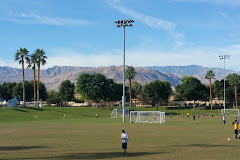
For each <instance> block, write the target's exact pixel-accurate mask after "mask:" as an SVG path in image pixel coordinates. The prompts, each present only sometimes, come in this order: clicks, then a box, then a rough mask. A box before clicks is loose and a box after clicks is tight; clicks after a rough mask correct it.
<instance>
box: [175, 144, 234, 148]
mask: <svg viewBox="0 0 240 160" xmlns="http://www.w3.org/2000/svg"><path fill="white" fill-rule="evenodd" d="M171 146H175V147H204V148H205V147H209V148H213V147H236V146H234V145H217V144H186V145H171Z"/></svg>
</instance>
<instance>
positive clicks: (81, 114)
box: [55, 110, 93, 117]
mask: <svg viewBox="0 0 240 160" xmlns="http://www.w3.org/2000/svg"><path fill="white" fill-rule="evenodd" d="M55 112H60V113H64V114H65V113H66V114H73V115H79V116H84V117H93V116H92V115H89V114H83V113H79V112H75V111H69V110H65V111H61V110H55Z"/></svg>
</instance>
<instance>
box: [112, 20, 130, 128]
mask: <svg viewBox="0 0 240 160" xmlns="http://www.w3.org/2000/svg"><path fill="white" fill-rule="evenodd" d="M132 22H134V21H133V20H131V19H124V20H118V21H115V22H114V23H116V24H117V25H116V27H118V28H119V27H123V96H122V107H123V123H125V106H126V96H125V27H131V26H133V25H132V24H131V23H132Z"/></svg>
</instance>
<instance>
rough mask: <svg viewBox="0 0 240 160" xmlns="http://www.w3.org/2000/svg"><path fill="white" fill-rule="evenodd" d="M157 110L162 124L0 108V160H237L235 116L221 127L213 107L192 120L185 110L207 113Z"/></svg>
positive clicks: (75, 111) (105, 112)
mask: <svg viewBox="0 0 240 160" xmlns="http://www.w3.org/2000/svg"><path fill="white" fill-rule="evenodd" d="M134 109H135V110H156V108H144V109H143V108H134ZM159 109H162V110H163V111H165V112H166V113H167V115H166V123H165V124H161V125H160V124H130V123H129V118H126V121H127V123H125V124H123V123H122V119H121V118H115V119H111V118H109V116H110V113H111V109H100V108H80V107H79V108H78V107H76V108H53V107H52V108H47V107H46V108H41V109H34V108H27V109H23V108H15V109H12V108H0V139H1V140H0V159H7V160H15V159H24V160H25V159H53V160H54V159H90V160H91V159H106V160H108V159H114V160H115V159H116V160H117V159H136V160H137V159H151V160H159V159H183V160H188V159H189V160H190V159H191V160H192V159H195V160H200V159H201V160H202V159H213V160H215V159H218V160H221V159H226V158H228V159H238V157H239V154H238V152H239V149H240V145H239V144H240V141H238V140H236V139H234V130H233V126H232V125H231V122H232V121H233V120H234V118H235V117H231V116H230V117H226V120H227V122H226V125H225V126H224V125H223V122H222V117H221V116H220V115H219V111H218V110H215V111H213V113H214V117H213V118H211V114H209V115H208V116H206V117H205V118H203V117H202V116H200V118H199V119H198V118H197V117H196V121H195V122H193V121H192V118H191V117H190V118H187V117H186V113H187V112H189V113H190V114H191V113H195V114H201V113H200V112H205V113H210V112H211V111H206V110H196V111H194V112H193V111H192V109H189V110H187V109H177V108H174V107H169V108H159ZM176 112H179V117H177V116H176V115H175V113H176ZM182 112H184V113H185V116H184V118H183V119H182V117H181V113H182ZM95 113H98V114H99V117H98V118H95ZM170 113H172V114H173V117H172V118H170V117H169V114H170ZM64 114H65V118H64ZM35 115H36V118H37V119H36V118H35ZM122 129H125V130H126V131H127V132H128V134H129V143H128V150H127V151H128V155H126V156H124V155H123V154H122V149H121V138H120V134H121V130H122ZM228 138H231V140H230V141H228V140H227V139H228Z"/></svg>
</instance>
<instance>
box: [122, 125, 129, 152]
mask: <svg viewBox="0 0 240 160" xmlns="http://www.w3.org/2000/svg"><path fill="white" fill-rule="evenodd" d="M121 138H122V149H123V151H124V153H123V154H124V155H126V154H127V142H128V133H127V132H125V130H124V129H123V130H122V134H121Z"/></svg>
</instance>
